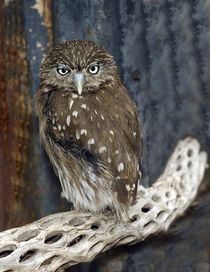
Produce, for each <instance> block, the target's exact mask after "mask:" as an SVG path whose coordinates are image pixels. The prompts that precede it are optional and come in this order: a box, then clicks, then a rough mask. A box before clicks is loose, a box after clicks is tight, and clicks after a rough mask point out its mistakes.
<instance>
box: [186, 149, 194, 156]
mask: <svg viewBox="0 0 210 272" xmlns="http://www.w3.org/2000/svg"><path fill="white" fill-rule="evenodd" d="M192 154H193V150H192V149H189V150H188V151H187V156H188V157H191V156H192Z"/></svg>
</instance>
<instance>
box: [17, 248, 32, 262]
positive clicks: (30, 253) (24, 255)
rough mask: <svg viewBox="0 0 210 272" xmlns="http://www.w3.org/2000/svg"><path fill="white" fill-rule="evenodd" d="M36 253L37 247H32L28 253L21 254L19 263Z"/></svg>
mask: <svg viewBox="0 0 210 272" xmlns="http://www.w3.org/2000/svg"><path fill="white" fill-rule="evenodd" d="M35 254H36V250H35V249H30V250H28V251H26V253H24V254H23V255H21V256H20V260H19V263H22V262H25V261H26V260H28V259H30V258H31V257H33V256H34V255H35Z"/></svg>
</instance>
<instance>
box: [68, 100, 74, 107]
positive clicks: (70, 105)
mask: <svg viewBox="0 0 210 272" xmlns="http://www.w3.org/2000/svg"><path fill="white" fill-rule="evenodd" d="M73 103H74V101H73V100H71V102H70V103H69V109H71V107H72V105H73Z"/></svg>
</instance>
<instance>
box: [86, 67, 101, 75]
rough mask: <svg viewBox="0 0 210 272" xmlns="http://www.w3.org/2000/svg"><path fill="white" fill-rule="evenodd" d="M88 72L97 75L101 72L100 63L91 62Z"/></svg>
mask: <svg viewBox="0 0 210 272" xmlns="http://www.w3.org/2000/svg"><path fill="white" fill-rule="evenodd" d="M88 72H89V73H91V74H92V75H96V74H98V72H99V65H98V64H91V65H90V66H89V67H88Z"/></svg>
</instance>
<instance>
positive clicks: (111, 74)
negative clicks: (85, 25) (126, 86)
mask: <svg viewBox="0 0 210 272" xmlns="http://www.w3.org/2000/svg"><path fill="white" fill-rule="evenodd" d="M116 80H117V81H119V83H120V77H119V73H118V70H117V67H116V65H115V62H114V60H113V57H112V55H111V54H110V53H108V52H107V51H106V50H105V49H104V48H103V47H102V46H100V45H99V44H97V43H95V42H92V41H87V40H73V41H70V42H65V43H62V44H59V45H57V46H56V47H55V48H54V49H53V50H52V51H51V52H50V53H49V54H48V55H47V57H46V58H45V59H44V61H43V63H42V65H41V69H40V85H41V89H42V90H44V91H45V92H48V91H50V90H53V89H57V90H59V89H62V90H68V91H71V92H75V93H77V94H78V95H81V94H84V93H90V92H98V91H100V88H101V87H102V86H103V84H106V85H107V84H113V83H114V82H116Z"/></svg>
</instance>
